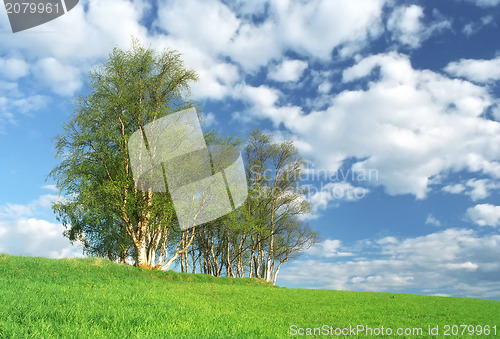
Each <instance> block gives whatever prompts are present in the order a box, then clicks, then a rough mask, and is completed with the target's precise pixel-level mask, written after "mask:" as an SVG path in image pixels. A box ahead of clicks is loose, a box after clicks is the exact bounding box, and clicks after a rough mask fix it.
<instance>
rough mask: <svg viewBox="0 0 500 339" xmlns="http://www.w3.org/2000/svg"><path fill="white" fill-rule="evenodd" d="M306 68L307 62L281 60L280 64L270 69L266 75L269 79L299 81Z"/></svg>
mask: <svg viewBox="0 0 500 339" xmlns="http://www.w3.org/2000/svg"><path fill="white" fill-rule="evenodd" d="M306 68H307V62H306V61H302V60H283V62H282V63H280V64H279V65H276V66H274V67H272V68H271V70H270V71H269V72H268V73H267V76H268V78H269V79H272V80H275V81H280V82H290V81H294V82H295V81H299V79H300V78H301V76H302V74H303V73H304V71H305V70H306Z"/></svg>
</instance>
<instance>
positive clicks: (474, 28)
mask: <svg viewBox="0 0 500 339" xmlns="http://www.w3.org/2000/svg"><path fill="white" fill-rule="evenodd" d="M492 23H495V19H494V17H493V15H486V16H483V17H482V18H481V20H480V21H479V22H470V23H468V24H466V25H465V26H464V28H463V29H462V32H463V33H464V34H465V35H467V36H468V37H470V36H472V35H474V34H476V33H477V32H479V31H480V30H481V29H483V28H484V27H485V26H488V25H490V24H492Z"/></svg>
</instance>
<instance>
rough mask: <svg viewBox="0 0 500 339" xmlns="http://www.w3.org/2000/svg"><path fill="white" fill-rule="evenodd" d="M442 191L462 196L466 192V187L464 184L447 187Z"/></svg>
mask: <svg viewBox="0 0 500 339" xmlns="http://www.w3.org/2000/svg"><path fill="white" fill-rule="evenodd" d="M441 190H442V191H444V192H447V193H451V194H460V193H462V192H463V191H465V186H464V185H462V184H454V185H446V186H443V188H441Z"/></svg>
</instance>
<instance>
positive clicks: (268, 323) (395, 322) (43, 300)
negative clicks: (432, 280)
mask: <svg viewBox="0 0 500 339" xmlns="http://www.w3.org/2000/svg"><path fill="white" fill-rule="evenodd" d="M498 314H500V302H498V301H487V300H475V299H463V298H443V297H428V296H418V295H405V294H393V293H367V292H364V293H363V292H341V291H328V290H308V289H286V288H278V287H272V286H270V284H269V283H267V282H265V281H263V280H262V279H249V278H245V279H233V278H215V277H211V276H208V275H200V274H197V275H193V274H185V273H184V274H183V273H175V272H172V271H169V272H158V271H150V270H144V269H141V268H137V267H131V266H127V265H119V264H114V263H111V262H110V261H108V260H104V259H96V258H90V259H61V260H50V259H43V258H25V257H14V256H9V255H0V338H289V337H290V326H291V325H297V326H299V327H303V328H306V327H311V328H314V327H320V326H322V325H324V324H327V325H330V326H335V327H345V326H349V325H353V326H355V325H357V324H361V325H365V326H371V327H379V326H384V327H391V328H400V327H401V328H406V327H421V328H423V329H427V326H428V325H440V328H443V326H444V325H446V324H448V325H452V324H473V325H477V324H481V325H487V324H489V325H490V326H493V325H497V329H498V328H499V327H500V321H499V318H498ZM441 334H442V333H441ZM382 337H383V336H382ZM385 337H387V336H385ZM424 337H426V338H428V337H429V336H424ZM453 337H454V338H470V337H471V336H461V335H459V336H453ZM490 337H491V338H493V337H494V336H493V335H491V336H490ZM401 338H404V336H402V337H401ZM407 338H409V337H407ZM411 338H415V336H411ZM438 338H446V337H445V336H443V335H440V336H438Z"/></svg>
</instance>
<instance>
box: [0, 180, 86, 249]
mask: <svg viewBox="0 0 500 339" xmlns="http://www.w3.org/2000/svg"><path fill="white" fill-rule="evenodd" d="M44 188H45V189H48V190H53V189H54V187H53V186H45V187H44ZM59 199H61V198H60V197H59V196H57V195H54V194H43V195H40V196H39V197H38V198H37V199H35V200H33V201H32V202H30V203H28V204H24V205H23V204H14V203H8V204H5V205H2V206H0V253H7V254H12V255H24V256H43V257H47V258H63V257H75V256H76V257H81V256H82V254H81V253H82V246H81V244H80V243H78V242H75V243H74V244H73V245H72V244H71V243H70V241H69V240H68V239H67V238H65V237H64V236H63V232H64V230H65V228H64V226H63V225H61V224H59V223H54V222H51V221H48V220H46V219H45V218H41V216H43V217H50V216H52V217H53V214H52V213H51V212H50V207H51V206H52V203H53V202H55V201H58V200H59Z"/></svg>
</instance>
